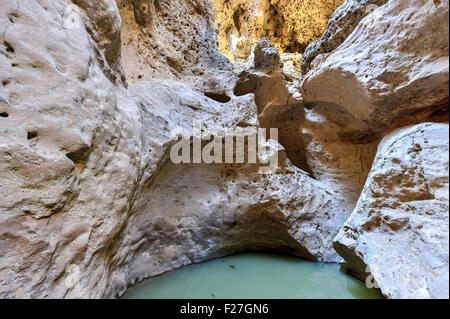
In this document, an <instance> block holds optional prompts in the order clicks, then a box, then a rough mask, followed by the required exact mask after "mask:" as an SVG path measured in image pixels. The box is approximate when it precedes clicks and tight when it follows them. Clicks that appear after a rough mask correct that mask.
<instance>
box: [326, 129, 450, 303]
mask: <svg viewBox="0 0 450 319" xmlns="http://www.w3.org/2000/svg"><path fill="white" fill-rule="evenodd" d="M448 137H449V128H448V124H433V123H425V124H421V125H417V126H412V127H408V128H403V129H400V130H397V131H395V132H393V133H391V134H389V135H388V136H386V137H385V138H384V139H383V141H382V142H381V143H380V146H379V148H378V153H377V156H376V158H375V162H374V165H373V167H372V170H371V172H370V174H369V177H368V179H367V182H366V185H365V187H364V190H363V192H362V195H361V198H360V199H359V201H358V204H357V206H356V208H355V211H354V212H353V214H352V216H351V217H350V219H349V220H348V221H347V222H346V224H345V225H344V227H343V228H342V230H341V231H340V233H339V235H338V236H337V237H336V239H335V244H334V246H335V249H336V250H337V251H338V253H339V254H340V255H342V256H343V257H344V258H345V260H346V262H347V264H348V266H349V267H350V269H351V270H352V271H353V272H354V273H356V274H357V275H358V276H359V277H360V278H361V279H363V280H364V279H365V278H366V276H368V275H369V274H372V275H373V277H374V279H375V280H376V282H377V283H378V285H379V287H380V288H381V291H382V292H383V294H384V295H385V296H386V297H389V298H448V297H449V294H448V292H449V246H448V243H449V232H448V228H449V139H448ZM367 266H368V267H369V268H367ZM368 282H369V283H370V282H371V279H370V278H369V279H368Z"/></svg>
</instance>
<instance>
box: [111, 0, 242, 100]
mask: <svg viewBox="0 0 450 319" xmlns="http://www.w3.org/2000/svg"><path fill="white" fill-rule="evenodd" d="M117 5H118V7H119V9H120V13H121V16H122V19H123V35H122V42H123V45H122V48H123V60H124V68H125V71H126V74H127V77H128V80H130V81H136V80H148V79H151V78H154V77H156V78H162V79H174V80H177V81H182V82H183V83H186V84H189V85H191V86H194V87H195V88H197V89H200V90H202V91H203V92H206V93H211V94H215V95H217V96H219V97H220V96H225V98H226V96H227V92H229V91H232V90H233V85H234V75H233V73H232V69H233V67H232V65H231V63H230V62H229V61H228V60H227V59H226V58H225V57H224V56H223V55H222V54H220V53H219V52H218V50H217V47H216V29H215V22H214V4H213V3H212V2H210V1H205V0H180V1H171V0H118V1H117Z"/></svg>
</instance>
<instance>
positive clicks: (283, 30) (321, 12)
mask: <svg viewBox="0 0 450 319" xmlns="http://www.w3.org/2000/svg"><path fill="white" fill-rule="evenodd" d="M343 2H344V0H337V1H334V0H320V1H318V0H307V1H304V0H272V1H266V0H251V1H248V0H237V1H236V0H233V1H224V0H214V3H215V6H216V17H217V24H218V30H219V33H218V42H217V44H218V47H219V50H220V52H222V53H224V54H225V55H226V56H227V57H228V58H229V59H230V60H232V61H234V60H235V59H246V58H247V57H248V56H249V55H250V54H251V50H252V45H254V44H256V42H257V41H259V40H260V39H262V38H268V39H269V40H271V41H272V42H273V43H274V44H275V47H276V48H277V50H278V51H280V52H281V53H297V52H298V53H303V51H304V50H305V49H306V47H307V46H308V45H309V44H310V43H311V42H313V41H315V40H317V39H319V38H320V37H321V36H322V34H323V32H324V31H325V29H326V25H327V22H328V19H329V18H330V16H331V14H332V13H333V12H334V10H336V8H337V7H339V6H340V5H341V4H342V3H343Z"/></svg>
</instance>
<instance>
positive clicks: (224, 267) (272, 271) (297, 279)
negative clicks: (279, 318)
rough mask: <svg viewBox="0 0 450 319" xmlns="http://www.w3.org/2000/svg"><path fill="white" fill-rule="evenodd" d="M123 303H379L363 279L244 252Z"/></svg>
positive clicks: (164, 279) (175, 276)
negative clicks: (289, 300)
mask: <svg viewBox="0 0 450 319" xmlns="http://www.w3.org/2000/svg"><path fill="white" fill-rule="evenodd" d="M123 298H127V299H214V298H217V299H311V298H321V299H322V298H328V299H361V298H364V299H378V298H383V296H382V295H381V294H380V293H379V292H378V291H376V290H373V289H368V288H367V287H366V286H365V285H364V283H362V282H361V281H359V280H357V279H355V278H353V277H351V276H349V275H346V274H344V273H342V272H340V271H339V265H337V264H322V263H314V262H310V261H306V260H302V259H299V258H294V257H287V256H281V255H273V254H263V253H246V254H240V255H234V256H229V257H225V258H220V259H216V260H212V261H208V262H204V263H201V264H196V265H191V266H188V267H185V268H181V269H178V270H175V271H172V272H169V273H166V274H164V275H162V276H159V277H156V278H152V279H148V280H145V281H143V282H142V283H140V284H138V285H136V286H135V287H132V288H130V289H129V290H128V291H127V293H126V294H125V295H124V297H123Z"/></svg>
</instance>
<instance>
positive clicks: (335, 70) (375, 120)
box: [302, 0, 449, 141]
mask: <svg viewBox="0 0 450 319" xmlns="http://www.w3.org/2000/svg"><path fill="white" fill-rule="evenodd" d="M344 7H347V6H344ZM337 32H339V31H337ZM448 35H449V27H448V1H433V0H429V1H422V2H417V1H412V0H411V1H389V2H388V3H386V4H385V5H384V6H381V7H378V8H377V9H375V10H374V11H372V12H371V13H369V14H368V15H367V16H366V17H365V18H364V19H362V20H361V22H360V23H359V24H358V26H357V27H356V28H355V30H354V31H353V32H352V33H351V34H350V35H349V37H348V38H347V39H346V40H345V41H344V42H343V43H342V44H341V45H340V46H339V47H338V48H337V49H335V50H334V51H332V52H331V53H328V54H321V55H319V56H317V57H316V59H315V60H314V62H313V65H314V67H313V68H312V69H311V71H309V72H308V73H307V74H306V75H305V76H304V77H303V86H302V92H303V98H304V99H305V101H306V102H308V103H312V102H314V103H322V104H327V105H328V106H329V107H334V108H336V109H340V110H341V111H342V112H344V113H346V114H347V115H346V116H347V118H348V120H347V122H348V123H349V124H348V127H347V128H346V129H345V130H343V131H342V132H341V133H340V135H341V137H342V138H344V139H352V140H360V141H363V140H367V141H370V140H371V139H372V140H376V139H377V138H379V136H380V135H381V134H382V133H383V132H386V131H387V130H389V129H392V128H394V127H399V126H402V125H405V124H408V123H420V122H424V121H426V120H427V119H432V120H436V121H439V120H441V121H442V120H445V119H446V118H447V117H448V95H449V90H448V84H449V82H448V78H449V77H448V67H449V59H448V47H449V45H448ZM436 116H437V118H436Z"/></svg>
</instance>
